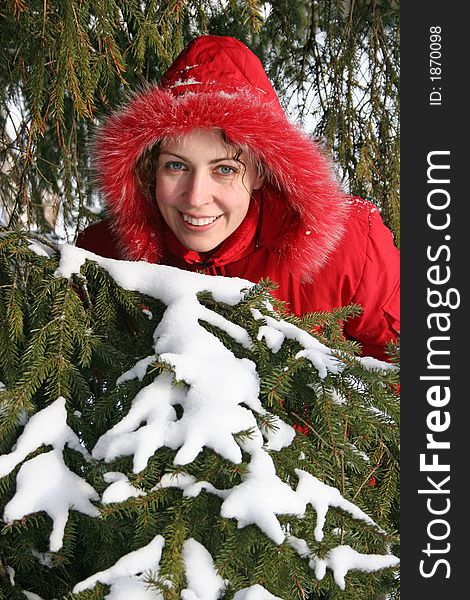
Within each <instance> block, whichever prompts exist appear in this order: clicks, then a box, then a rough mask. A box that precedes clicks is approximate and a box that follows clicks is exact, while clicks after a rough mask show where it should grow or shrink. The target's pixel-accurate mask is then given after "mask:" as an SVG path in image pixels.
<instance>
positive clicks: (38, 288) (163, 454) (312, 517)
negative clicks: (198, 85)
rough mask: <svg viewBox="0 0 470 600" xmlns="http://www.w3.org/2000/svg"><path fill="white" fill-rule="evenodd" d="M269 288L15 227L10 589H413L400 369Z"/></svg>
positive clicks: (329, 318)
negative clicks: (297, 313) (400, 566)
mask: <svg viewBox="0 0 470 600" xmlns="http://www.w3.org/2000/svg"><path fill="white" fill-rule="evenodd" d="M270 289H271V284H270V283H269V282H260V283H259V284H258V285H253V284H250V283H249V282H247V281H244V280H239V279H232V278H222V277H211V276H206V275H203V274H199V273H190V272H185V271H179V270H177V269H174V268H172V267H165V266H159V265H150V264H147V263H126V262H124V261H113V260H110V259H103V258H101V257H97V256H95V255H92V254H90V253H87V252H85V251H83V250H80V249H78V248H74V247H72V246H61V247H58V248H57V247H55V246H53V245H51V244H49V243H48V242H47V241H44V240H43V241H38V240H36V239H34V238H32V237H31V235H25V234H21V233H18V232H9V233H6V234H3V235H2V236H1V237H0V311H1V314H2V321H1V329H0V381H1V382H2V383H1V386H0V454H1V456H0V515H1V518H2V520H3V522H2V536H0V590H1V592H0V598H5V599H10V598H11V599H20V598H21V599H22V600H24V598H25V597H26V598H29V599H30V600H31V599H35V600H37V599H38V598H41V599H44V600H52V599H53V598H54V599H59V598H67V599H68V600H72V599H74V600H75V599H76V600H92V599H93V600H98V599H102V598H108V599H110V600H116V599H121V598H132V599H133V600H134V599H136V600H140V599H144V598H145V599H146V600H149V599H158V598H161V599H165V600H166V599H168V600H173V599H175V600H176V599H179V598H181V599H182V600H197V599H200V600H211V599H214V600H216V599H218V598H221V599H222V598H223V599H229V598H234V599H235V600H243V599H245V600H256V599H261V600H269V599H271V600H272V599H273V598H274V599H276V598H278V599H279V598H280V599H283V600H291V599H296V598H298V599H304V598H311V599H313V598H331V599H335V598H338V599H339V598H341V599H357V600H359V599H361V600H364V599H368V598H370V599H373V598H374V599H375V598H377V597H378V596H379V595H380V594H382V593H387V592H388V593H390V594H392V595H393V594H394V595H396V594H397V593H398V592H397V589H398V577H397V572H396V568H397V562H398V559H397V558H396V555H397V554H398V535H397V531H396V529H397V524H398V520H397V513H398V448H399V445H398V435H399V430H398V422H399V414H398V397H397V390H396V384H397V377H398V367H397V365H395V364H393V363H391V364H388V363H382V362H380V361H377V360H375V359H372V358H370V357H360V356H359V355H358V353H357V350H358V349H357V347H356V346H355V344H353V343H351V342H345V341H344V340H343V339H342V336H341V322H342V321H344V320H345V319H347V318H351V316H352V315H353V314H355V313H356V312H357V310H358V308H357V307H352V308H347V309H346V308H345V309H341V310H339V311H337V313H336V314H322V313H318V314H311V315H307V316H306V318H305V319H304V320H299V319H294V318H292V317H289V316H288V315H287V314H286V313H285V311H284V310H283V306H282V305H281V304H279V303H278V302H276V301H275V300H274V298H273V297H272V296H271V295H270Z"/></svg>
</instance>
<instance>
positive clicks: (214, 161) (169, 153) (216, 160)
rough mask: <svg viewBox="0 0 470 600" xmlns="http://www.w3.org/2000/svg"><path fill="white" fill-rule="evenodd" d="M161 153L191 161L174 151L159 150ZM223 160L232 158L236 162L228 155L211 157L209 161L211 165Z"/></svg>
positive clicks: (234, 159)
mask: <svg viewBox="0 0 470 600" xmlns="http://www.w3.org/2000/svg"><path fill="white" fill-rule="evenodd" d="M162 154H167V155H168V156H176V158H179V159H181V160H183V161H184V162H189V163H190V162H191V159H189V158H186V157H185V156H181V155H180V154H175V152H170V151H169V150H161V151H160V156H161V155H162ZM225 160H233V161H234V162H237V160H236V158H231V157H230V156H223V157H222V158H213V159H212V160H210V161H209V164H210V165H213V164H215V163H219V162H222V161H225Z"/></svg>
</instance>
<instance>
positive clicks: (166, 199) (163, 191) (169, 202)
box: [155, 176, 175, 208]
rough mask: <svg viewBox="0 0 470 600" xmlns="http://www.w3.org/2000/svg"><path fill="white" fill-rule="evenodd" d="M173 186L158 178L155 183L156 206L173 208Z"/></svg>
mask: <svg viewBox="0 0 470 600" xmlns="http://www.w3.org/2000/svg"><path fill="white" fill-rule="evenodd" d="M174 188H175V186H174V185H172V184H171V183H170V182H169V181H167V180H165V179H164V178H159V177H158V176H157V180H156V182H155V200H156V201H157V204H158V206H159V207H160V208H161V207H165V206H168V207H170V206H173V204H174V202H173V199H174V198H175V189H174Z"/></svg>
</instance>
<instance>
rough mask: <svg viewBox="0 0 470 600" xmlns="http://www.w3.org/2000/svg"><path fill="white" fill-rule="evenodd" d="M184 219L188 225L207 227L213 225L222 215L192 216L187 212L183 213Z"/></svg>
mask: <svg viewBox="0 0 470 600" xmlns="http://www.w3.org/2000/svg"><path fill="white" fill-rule="evenodd" d="M181 216H182V218H183V221H184V222H185V223H187V224H188V225H191V226H193V227H207V226H208V225H212V223H214V222H215V221H217V219H219V218H220V217H221V216H222V215H217V216H216V217H192V216H191V215H188V214H186V213H181Z"/></svg>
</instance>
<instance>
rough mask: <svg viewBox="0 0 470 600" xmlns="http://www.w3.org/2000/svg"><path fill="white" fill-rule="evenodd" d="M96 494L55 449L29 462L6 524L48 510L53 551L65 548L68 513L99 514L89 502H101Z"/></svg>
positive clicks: (22, 471) (19, 479)
mask: <svg viewBox="0 0 470 600" xmlns="http://www.w3.org/2000/svg"><path fill="white" fill-rule="evenodd" d="M98 499H99V496H98V494H97V493H96V491H95V490H94V489H93V488H92V487H91V485H89V484H88V483H87V482H86V481H85V480H83V479H82V478H81V477H79V476H78V475H75V473H73V472H72V471H70V470H69V469H68V467H67V466H66V465H65V463H64V459H63V457H62V452H60V451H59V450H52V451H51V452H46V453H44V454H40V455H39V456H36V457H35V458H32V459H31V460H28V461H26V462H25V463H24V464H23V465H22V467H21V468H20V470H19V472H18V475H17V477H16V493H15V495H14V496H13V498H12V499H11V500H10V502H8V504H7V505H6V506H5V511H4V514H3V519H4V520H5V521H6V522H7V523H12V522H13V521H15V520H18V519H22V518H23V517H24V516H26V515H29V514H32V513H35V512H39V511H45V512H46V513H47V514H48V515H49V516H50V517H51V519H52V521H53V527H52V533H51V536H50V550H51V552H57V551H58V550H60V548H61V547H62V539H63V536H64V530H65V525H66V523H67V519H68V514H69V510H70V509H71V508H73V509H74V510H78V511H80V512H82V513H84V514H86V515H89V516H91V517H97V516H98V515H99V511H98V509H97V508H96V507H95V506H94V505H93V504H92V503H91V502H90V500H98Z"/></svg>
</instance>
